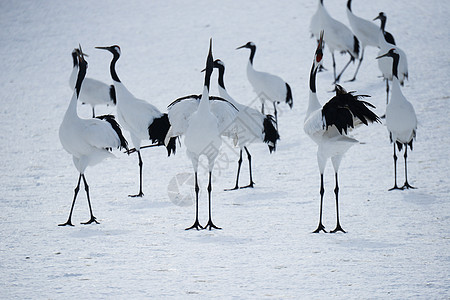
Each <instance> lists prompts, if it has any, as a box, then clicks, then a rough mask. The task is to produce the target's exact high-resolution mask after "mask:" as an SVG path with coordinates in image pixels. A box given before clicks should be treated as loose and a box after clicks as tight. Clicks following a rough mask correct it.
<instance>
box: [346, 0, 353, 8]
mask: <svg viewBox="0 0 450 300" xmlns="http://www.w3.org/2000/svg"><path fill="white" fill-rule="evenodd" d="M347 8H348V10H349V11H352V0H348V1H347Z"/></svg>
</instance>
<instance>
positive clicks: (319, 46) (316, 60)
mask: <svg viewBox="0 0 450 300" xmlns="http://www.w3.org/2000/svg"><path fill="white" fill-rule="evenodd" d="M322 58H323V30H322V31H321V32H320V38H319V42H318V43H317V49H316V53H315V54H314V69H317V68H318V67H319V66H320V65H321V64H322Z"/></svg>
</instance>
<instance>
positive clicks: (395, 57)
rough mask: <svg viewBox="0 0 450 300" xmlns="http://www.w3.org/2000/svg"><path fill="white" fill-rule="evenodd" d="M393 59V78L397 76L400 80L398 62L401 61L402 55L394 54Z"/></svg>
mask: <svg viewBox="0 0 450 300" xmlns="http://www.w3.org/2000/svg"><path fill="white" fill-rule="evenodd" d="M392 59H394V61H393V63H392V76H395V77H397V79H398V62H399V60H400V55H398V54H397V53H392Z"/></svg>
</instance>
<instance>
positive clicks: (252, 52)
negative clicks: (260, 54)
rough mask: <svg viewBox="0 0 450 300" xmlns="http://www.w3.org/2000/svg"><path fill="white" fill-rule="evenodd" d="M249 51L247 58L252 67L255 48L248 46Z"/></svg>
mask: <svg viewBox="0 0 450 300" xmlns="http://www.w3.org/2000/svg"><path fill="white" fill-rule="evenodd" d="M249 49H250V57H249V60H250V63H251V64H252V65H253V58H254V57H255V53H256V46H255V45H253V46H249Z"/></svg>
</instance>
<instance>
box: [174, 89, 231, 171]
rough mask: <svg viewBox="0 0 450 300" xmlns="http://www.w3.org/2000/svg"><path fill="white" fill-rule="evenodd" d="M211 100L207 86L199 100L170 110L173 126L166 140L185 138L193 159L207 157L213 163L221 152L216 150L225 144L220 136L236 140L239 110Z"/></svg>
mask: <svg viewBox="0 0 450 300" xmlns="http://www.w3.org/2000/svg"><path fill="white" fill-rule="evenodd" d="M209 98H210V97H209V95H208V90H207V88H206V87H205V88H204V91H203V94H202V96H201V97H200V98H199V97H198V96H197V97H195V96H192V97H190V98H185V99H183V100H182V101H179V102H177V103H175V104H174V105H171V106H169V108H168V116H169V121H170V124H171V127H170V130H169V132H168V134H167V136H166V141H168V139H169V138H171V137H175V136H184V143H185V145H186V148H187V151H188V156H189V157H190V158H191V159H192V157H193V156H195V155H198V156H200V155H206V156H207V157H208V159H209V160H211V161H214V160H215V158H216V155H217V153H218V152H217V153H216V150H217V151H218V150H219V149H220V145H221V144H222V141H220V143H219V141H218V140H217V136H218V137H219V139H221V138H220V137H221V136H228V137H231V138H234V139H236V126H235V119H236V116H237V114H238V110H237V109H236V108H235V107H234V106H232V105H231V104H230V103H228V102H225V101H221V100H213V99H212V98H211V99H209ZM194 129H196V130H194ZM210 152H211V153H210ZM197 159H198V158H197ZM194 169H195V168H194Z"/></svg>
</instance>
